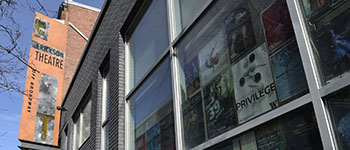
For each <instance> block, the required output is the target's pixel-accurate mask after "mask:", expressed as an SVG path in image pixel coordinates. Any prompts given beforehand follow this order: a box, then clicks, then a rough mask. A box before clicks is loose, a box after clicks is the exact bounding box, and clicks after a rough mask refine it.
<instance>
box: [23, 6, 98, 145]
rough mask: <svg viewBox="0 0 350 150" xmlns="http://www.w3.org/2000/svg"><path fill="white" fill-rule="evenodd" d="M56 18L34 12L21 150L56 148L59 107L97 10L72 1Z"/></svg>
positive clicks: (60, 9) (24, 100)
mask: <svg viewBox="0 0 350 150" xmlns="http://www.w3.org/2000/svg"><path fill="white" fill-rule="evenodd" d="M58 12H59V13H58V16H57V18H50V17H47V16H44V15H42V14H40V13H36V15H35V21H34V26H33V34H32V42H31V48H30V54H29V64H30V65H31V66H32V67H33V68H29V67H28V69H27V78H26V85H25V92H26V93H27V95H25V96H24V98H23V107H22V116H21V123H20V130H19V136H18V139H19V140H20V141H21V146H20V148H21V149H58V144H59V142H58V135H59V120H60V111H58V110H56V106H60V104H61V102H62V98H63V97H64V94H65V92H66V91H67V88H68V86H69V83H70V81H71V79H72V76H73V74H74V71H75V69H76V66H77V64H78V62H79V60H80V56H81V54H82V52H83V50H84V47H85V45H86V43H87V41H88V37H89V36H90V32H91V30H92V28H93V26H94V24H95V22H96V19H97V17H98V14H99V12H100V10H99V9H97V8H94V7H91V6H87V5H84V4H81V3H77V2H74V1H67V2H64V3H62V4H61V5H60V7H59V11H58Z"/></svg>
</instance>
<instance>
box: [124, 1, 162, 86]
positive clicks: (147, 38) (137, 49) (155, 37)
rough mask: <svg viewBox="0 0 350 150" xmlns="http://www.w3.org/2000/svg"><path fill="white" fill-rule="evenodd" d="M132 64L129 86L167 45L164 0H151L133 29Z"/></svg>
mask: <svg viewBox="0 0 350 150" xmlns="http://www.w3.org/2000/svg"><path fill="white" fill-rule="evenodd" d="M129 44H130V48H131V51H130V53H131V55H132V60H131V61H132V62H131V63H132V64H133V65H130V67H131V74H132V75H133V79H131V82H132V83H131V84H130V86H133V85H134V84H136V83H137V82H138V81H139V80H140V79H141V77H142V76H144V74H145V73H146V72H147V71H148V70H149V69H150V67H151V66H152V65H154V64H155V62H156V61H157V60H158V59H159V58H160V55H161V54H162V53H163V52H164V51H165V49H166V48H167V47H168V46H169V34H168V18H167V7H166V1H165V0H153V1H152V3H151V5H150V7H149V8H148V9H147V11H146V13H145V14H144V16H143V17H142V19H141V21H140V22H139V23H138V25H137V27H136V29H135V30H134V31H133V33H132V35H131V38H130V41H129Z"/></svg>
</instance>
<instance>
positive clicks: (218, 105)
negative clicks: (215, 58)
mask: <svg viewBox="0 0 350 150" xmlns="http://www.w3.org/2000/svg"><path fill="white" fill-rule="evenodd" d="M231 76H232V75H231V71H230V70H229V69H228V70H225V71H223V72H222V73H221V74H219V75H218V76H216V77H215V78H214V79H213V80H212V81H211V83H209V84H208V86H206V87H205V89H204V98H205V112H206V123H207V132H208V137H209V138H213V137H215V136H216V135H219V134H221V133H223V132H225V131H227V130H229V129H231V128H233V127H234V126H236V124H237V123H236V117H235V114H234V112H235V109H234V108H235V107H234V104H233V100H232V99H233V95H232V94H233V92H232V85H231V84H232V79H231Z"/></svg>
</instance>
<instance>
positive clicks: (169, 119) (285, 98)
mask: <svg viewBox="0 0 350 150" xmlns="http://www.w3.org/2000/svg"><path fill="white" fill-rule="evenodd" d="M349 3H350V1H322V2H321V1H317V2H316V1H306V0H266V1H260V0H249V1H248V0H232V1H227V0H216V1H212V0H201V1H199V0H191V1H182V0H106V1H105V4H104V6H103V9H102V10H101V13H100V15H99V18H98V20H97V22H96V24H95V27H94V30H93V32H92V33H91V36H90V40H89V42H88V43H87V46H86V47H85V51H84V52H83V55H82V57H81V61H80V63H79V65H78V67H77V70H76V72H75V74H74V77H73V79H72V82H71V84H70V86H69V88H68V90H67V94H66V95H65V97H64V99H63V101H62V106H61V107H62V108H64V110H63V111H61V122H60V130H59V131H60V135H59V139H60V148H61V149H64V150H66V149H69V150H70V149H74V150H75V149H111V150H115V149H121V150H122V149H127V150H134V149H135V150H145V149H151V150H153V149H155V150H158V149H167V150H172V149H178V150H183V149H186V150H187V149H196V150H197V149H209V150H211V149H212V150H226V149H230V150H232V149H234V150H238V149H240V150H242V149H249V150H255V149H314V150H319V149H325V150H330V149H349V148H350V147H349V141H350V139H349V136H348V135H350V132H349V127H348V125H347V123H348V120H349V119H350V111H349V110H350V109H349V108H350V105H349V101H350V95H349V93H350V87H349V85H350V74H349V72H350V66H349V62H350V57H349V56H350V49H349V48H348V47H347V48H345V47H346V46H345V45H347V44H350V42H349V41H350V40H349V39H350V34H349V33H350V18H349V17H350V15H349V12H350V11H349V10H350V8H349V6H350V4H349ZM345 20H347V21H345Z"/></svg>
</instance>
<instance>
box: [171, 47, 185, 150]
mask: <svg viewBox="0 0 350 150" xmlns="http://www.w3.org/2000/svg"><path fill="white" fill-rule="evenodd" d="M171 51H172V52H171V53H172V54H173V55H172V57H171V58H172V59H171V70H172V71H171V75H172V76H171V77H172V86H173V92H172V93H173V104H174V105H173V109H174V125H175V138H176V139H175V141H176V149H177V150H183V149H184V144H183V143H184V136H183V128H182V111H181V102H182V99H181V85H180V75H179V70H178V69H177V68H178V67H179V66H178V64H179V63H178V58H177V57H176V55H175V52H174V48H172V49H171Z"/></svg>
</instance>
